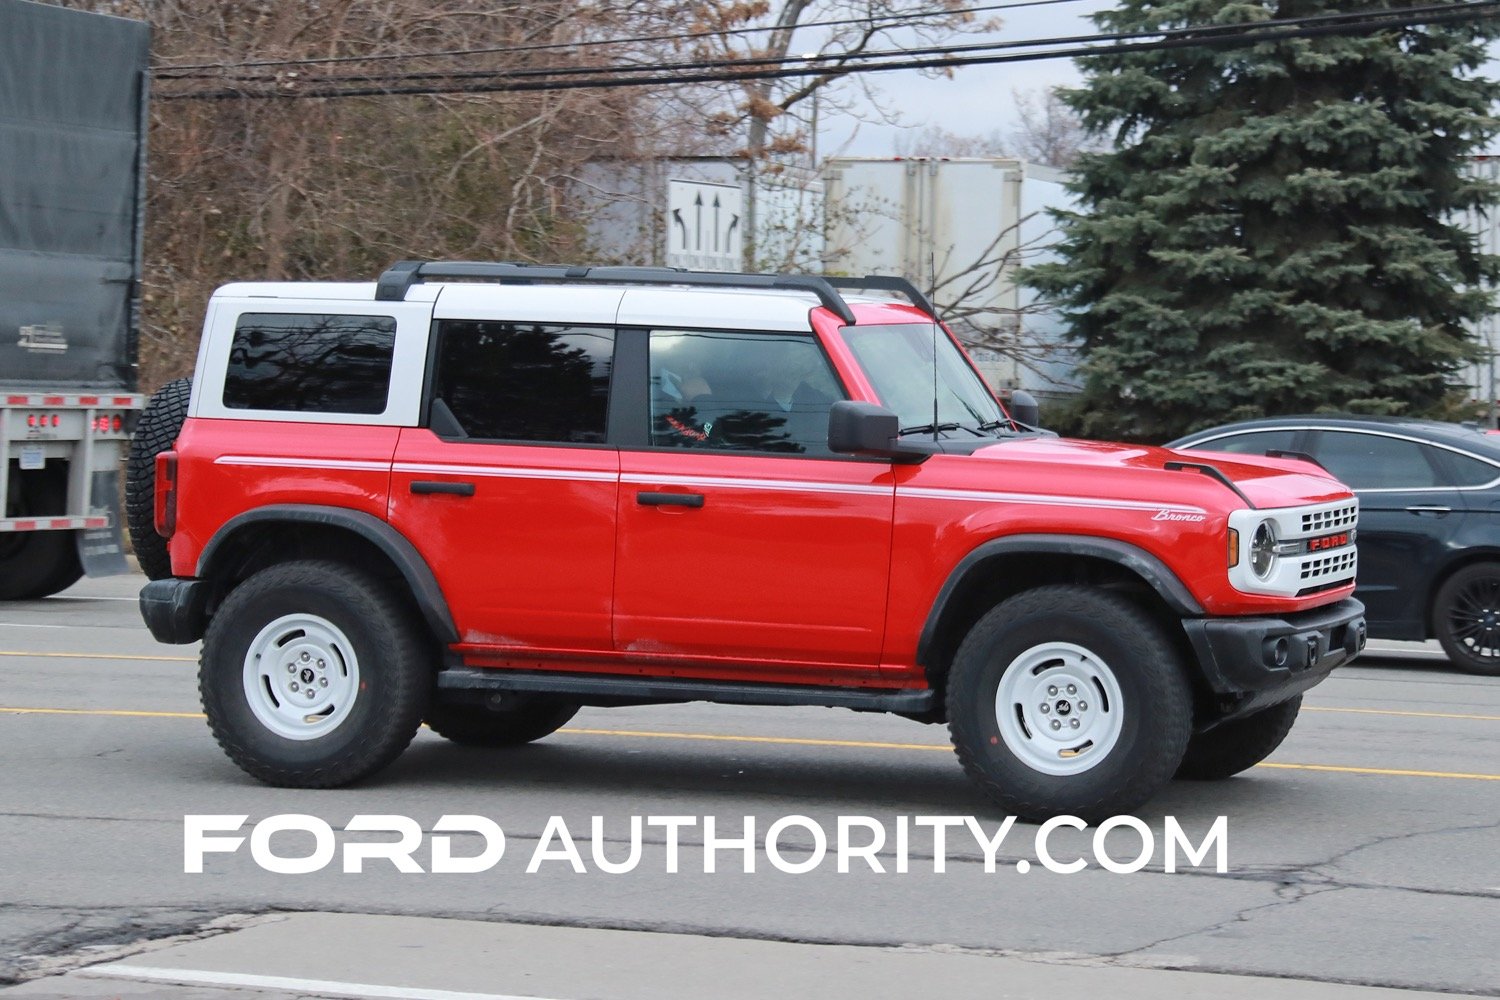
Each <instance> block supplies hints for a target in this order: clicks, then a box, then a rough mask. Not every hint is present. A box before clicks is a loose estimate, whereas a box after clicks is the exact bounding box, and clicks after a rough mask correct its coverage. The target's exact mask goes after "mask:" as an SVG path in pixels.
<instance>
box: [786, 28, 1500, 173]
mask: <svg viewBox="0 0 1500 1000" xmlns="http://www.w3.org/2000/svg"><path fill="white" fill-rule="evenodd" d="M976 2H984V0H976ZM998 2H1003V0H998ZM1113 6H1114V3H1113V2H1111V0H1077V2H1074V3H1062V4H1058V5H1056V6H1051V7H1037V8H1024V9H1021V10H1013V11H1002V12H1000V13H1001V15H1002V18H1003V23H1002V25H1001V29H1000V31H998V32H996V33H995V34H993V35H984V36H974V37H972V38H966V39H964V41H980V40H988V39H994V40H997V41H998V40H1007V41H1008V40H1020V39H1027V38H1058V37H1062V36H1067V35H1086V34H1090V33H1093V32H1095V31H1097V30H1098V29H1097V28H1096V27H1095V26H1094V23H1093V22H1092V21H1090V20H1089V19H1088V15H1090V14H1092V13H1095V12H1097V11H1100V10H1105V9H1108V8H1110V7H1113ZM793 51H796V49H795V44H794V48H793ZM1486 72H1488V73H1489V74H1490V75H1491V76H1495V75H1500V63H1497V62H1491V63H1490V64H1489V65H1488V66H1487V67H1486ZM871 79H872V80H873V82H874V84H875V86H876V87H877V88H878V89H879V90H880V92H881V93H882V94H883V95H884V97H885V100H886V103H887V105H888V106H891V107H894V108H897V109H899V110H900V113H901V118H902V121H903V124H904V125H905V126H906V128H902V127H899V126H888V125H880V124H873V123H869V122H865V123H860V122H856V121H855V120H853V119H852V118H850V117H848V116H840V117H833V116H831V115H824V116H823V121H822V122H821V123H820V126H819V129H818V133H819V138H818V152H819V155H820V156H835V155H845V156H891V155H895V152H896V142H897V140H898V138H899V137H900V136H901V134H902V133H903V132H904V131H908V130H909V129H911V128H913V127H915V128H920V127H922V126H924V125H928V124H934V125H938V126H940V127H942V128H944V129H946V130H947V131H949V132H953V133H956V134H958V135H986V134H989V133H991V132H994V131H995V130H997V129H998V130H1000V132H1001V133H1002V134H1009V133H1010V132H1011V131H1012V130H1013V129H1014V128H1015V127H1016V126H1017V124H1018V123H1017V119H1016V115H1015V111H1014V99H1013V98H1012V96H1011V95H1012V91H1014V90H1020V91H1033V90H1039V89H1044V88H1047V87H1052V86H1057V85H1059V84H1062V85H1073V84H1076V83H1078V82H1079V81H1080V80H1081V79H1082V77H1081V76H1080V74H1079V73H1078V70H1077V69H1076V68H1075V67H1074V65H1073V61H1072V60H1071V59H1043V60H1037V61H1035V62H1020V63H1003V64H1000V65H996V66H963V67H959V68H958V69H957V70H955V71H954V77H953V79H951V80H942V79H927V78H925V77H923V76H921V75H920V74H918V73H915V72H913V71H910V70H906V71H899V72H893V73H877V74H873V75H872V76H871Z"/></svg>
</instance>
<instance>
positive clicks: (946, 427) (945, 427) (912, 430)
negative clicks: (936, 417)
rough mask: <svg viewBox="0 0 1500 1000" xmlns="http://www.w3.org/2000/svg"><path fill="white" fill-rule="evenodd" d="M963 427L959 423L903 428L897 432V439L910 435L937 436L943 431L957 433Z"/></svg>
mask: <svg viewBox="0 0 1500 1000" xmlns="http://www.w3.org/2000/svg"><path fill="white" fill-rule="evenodd" d="M961 427H963V424H959V423H949V424H918V425H916V426H915V427H903V428H901V429H900V430H899V431H897V432H896V436H897V437H906V435H908V434H937V433H939V432H941V431H956V430H958V429H959V428H961Z"/></svg>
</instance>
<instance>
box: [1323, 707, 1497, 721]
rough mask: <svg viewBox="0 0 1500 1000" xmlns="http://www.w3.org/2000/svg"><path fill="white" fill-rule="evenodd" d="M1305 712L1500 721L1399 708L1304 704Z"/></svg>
mask: <svg viewBox="0 0 1500 1000" xmlns="http://www.w3.org/2000/svg"><path fill="white" fill-rule="evenodd" d="M1302 711H1304V712H1342V713H1345V714H1347V715H1397V716H1408V717H1410V718H1413V719H1472V720H1474V721H1476V722H1500V715H1461V714H1459V713H1457V712H1408V711H1404V710H1402V709H1398V708H1324V707H1323V706H1321V705H1303V706H1302Z"/></svg>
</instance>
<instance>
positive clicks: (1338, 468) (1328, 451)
mask: <svg viewBox="0 0 1500 1000" xmlns="http://www.w3.org/2000/svg"><path fill="white" fill-rule="evenodd" d="M1427 453H1428V449H1427V448H1426V447H1424V446H1423V445H1421V444H1419V443H1417V442H1416V441H1408V440H1406V439H1405V438H1393V437H1386V436H1385V435H1383V434H1357V433H1353V432H1345V431H1323V432H1322V433H1321V434H1319V435H1318V436H1317V438H1316V439H1315V441H1314V443H1313V454H1314V456H1315V457H1316V458H1317V460H1318V461H1319V462H1321V463H1323V468H1325V469H1327V470H1328V471H1329V472H1331V473H1333V474H1334V476H1335V477H1336V478H1338V479H1340V480H1342V481H1343V482H1345V483H1347V484H1348V485H1350V486H1352V487H1354V488H1355V489H1357V490H1415V489H1430V488H1431V487H1433V486H1436V485H1438V477H1437V473H1436V471H1435V470H1434V469H1433V467H1432V463H1431V462H1429V461H1428V460H1427Z"/></svg>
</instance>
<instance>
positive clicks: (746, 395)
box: [650, 330, 846, 457]
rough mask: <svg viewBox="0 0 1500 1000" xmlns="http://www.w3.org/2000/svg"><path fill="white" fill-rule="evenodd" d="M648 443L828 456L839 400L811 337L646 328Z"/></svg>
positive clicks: (830, 371)
mask: <svg viewBox="0 0 1500 1000" xmlns="http://www.w3.org/2000/svg"><path fill="white" fill-rule="evenodd" d="M650 338H651V339H650V344H651V348H650V352H651V417H650V419H651V428H650V432H651V443H652V445H654V446H656V447H662V448H716V449H724V450H731V451H760V452H773V453H787V454H797V455H818V456H825V457H826V456H829V455H832V454H833V453H832V452H830V451H829V450H828V409H829V407H830V406H832V405H833V404H834V402H835V401H837V400H840V399H844V398H846V397H845V395H844V391H843V388H842V387H841V386H840V385H839V382H838V379H837V378H836V377H835V376H834V373H833V369H832V368H831V367H830V366H829V364H828V359H827V358H825V357H824V356H823V351H822V349H821V348H820V347H819V346H818V342H817V341H816V340H815V339H814V338H813V337H812V336H811V335H801V334H793V333H741V332H726V331H694V330H653V331H651V335H650Z"/></svg>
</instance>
